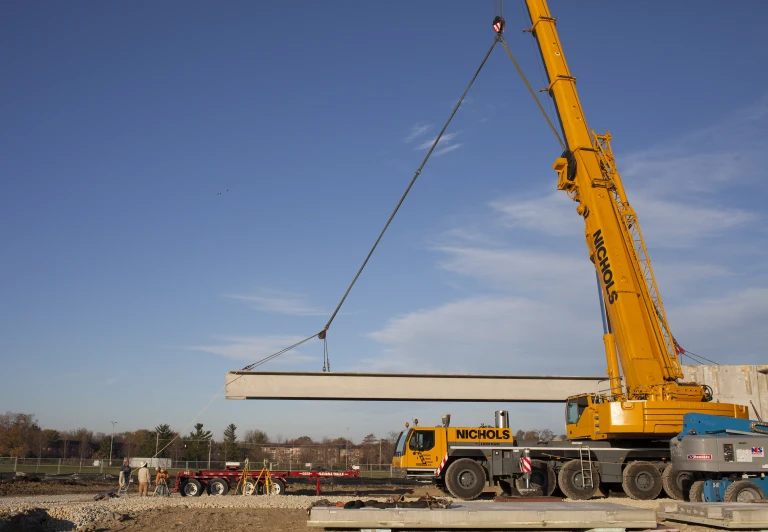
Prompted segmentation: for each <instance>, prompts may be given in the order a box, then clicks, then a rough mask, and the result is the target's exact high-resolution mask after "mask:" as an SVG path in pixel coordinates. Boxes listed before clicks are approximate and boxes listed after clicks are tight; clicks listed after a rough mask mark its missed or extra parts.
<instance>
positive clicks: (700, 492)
mask: <svg viewBox="0 0 768 532" xmlns="http://www.w3.org/2000/svg"><path fill="white" fill-rule="evenodd" d="M704 482H705V481H703V480H697V481H695V482H694V483H693V484H691V489H690V490H689V491H688V500H689V501H691V502H707V501H706V499H705V498H704Z"/></svg>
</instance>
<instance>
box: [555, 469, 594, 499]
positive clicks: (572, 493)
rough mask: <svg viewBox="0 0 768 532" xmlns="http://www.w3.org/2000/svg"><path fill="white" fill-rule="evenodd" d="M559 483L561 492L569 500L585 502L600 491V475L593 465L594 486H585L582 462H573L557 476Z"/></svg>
mask: <svg viewBox="0 0 768 532" xmlns="http://www.w3.org/2000/svg"><path fill="white" fill-rule="evenodd" d="M557 483H558V485H559V486H560V491H562V492H563V494H564V495H565V496H566V497H568V498H569V499H574V500H577V501H585V500H587V499H591V498H592V497H594V496H595V494H596V493H597V492H598V490H599V489H600V473H599V472H598V471H597V467H595V464H592V486H591V487H590V486H584V478H583V475H582V472H581V462H580V461H579V460H571V461H570V462H568V463H567V464H565V465H564V466H563V468H562V469H561V470H560V472H559V473H558V474H557Z"/></svg>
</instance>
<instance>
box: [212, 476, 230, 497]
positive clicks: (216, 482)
mask: <svg viewBox="0 0 768 532" xmlns="http://www.w3.org/2000/svg"><path fill="white" fill-rule="evenodd" d="M228 492H229V483H228V482H227V481H226V480H224V479H222V478H214V479H212V480H211V481H210V482H208V495H212V496H214V497H216V496H219V495H226V494H227V493H228Z"/></svg>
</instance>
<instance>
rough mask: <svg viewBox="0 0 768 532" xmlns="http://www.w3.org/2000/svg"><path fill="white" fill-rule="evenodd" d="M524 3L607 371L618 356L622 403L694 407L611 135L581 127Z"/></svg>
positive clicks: (552, 41)
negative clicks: (588, 268) (604, 334)
mask: <svg viewBox="0 0 768 532" xmlns="http://www.w3.org/2000/svg"><path fill="white" fill-rule="evenodd" d="M526 3H527V6H528V10H529V13H530V16H531V23H532V30H531V31H532V33H533V35H534V37H535V38H536V41H537V42H538V45H539V49H540V51H541V56H542V59H543V62H544V65H545V67H546V71H547V76H548V81H549V86H548V88H547V89H548V92H549V94H550V96H551V97H552V99H553V100H554V102H555V105H556V108H557V112H558V115H559V119H560V124H561V127H562V130H563V135H564V137H565V142H566V145H567V150H566V152H565V153H564V154H563V156H562V157H561V158H559V159H558V160H557V161H556V162H555V165H554V168H555V170H557V172H558V188H559V189H561V190H565V191H566V192H567V193H568V195H569V196H570V197H571V199H573V200H574V201H576V202H577V203H578V206H577V208H576V212H577V213H578V214H580V215H581V216H582V217H583V218H584V223H585V237H586V241H587V247H588V249H589V253H590V259H591V260H592V262H593V263H594V265H595V268H596V271H597V274H598V278H599V282H600V284H601V289H602V291H603V297H604V299H605V301H606V305H605V307H606V314H607V318H608V321H609V323H610V326H611V329H612V332H613V335H614V336H615V346H616V347H615V351H616V352H613V353H611V352H607V353H606V356H607V357H608V360H609V364H608V365H609V373H610V368H611V363H610V360H611V357H614V358H615V357H616V353H618V357H619V361H620V362H621V368H622V370H623V374H624V378H625V382H626V387H627V396H628V398H630V399H633V398H634V399H636V398H649V399H657V400H667V399H679V400H686V401H700V400H701V399H702V397H703V396H704V391H703V389H701V387H697V386H680V387H679V386H678V385H677V380H678V379H680V378H682V377H683V373H682V369H681V367H680V363H679V361H678V357H677V352H676V350H675V344H674V339H673V338H672V335H671V333H670V331H669V327H668V325H667V319H666V315H665V313H664V308H663V305H662V302H661V298H660V296H659V291H658V288H657V286H656V280H655V278H654V275H653V270H652V268H651V262H650V260H649V258H648V253H647V251H646V248H645V244H644V242H643V237H642V233H641V232H640V226H639V224H638V221H637V216H636V214H635V212H634V210H633V209H632V207H631V206H630V205H629V202H628V201H627V198H626V195H625V194H624V189H623V186H622V184H621V178H620V176H619V174H618V172H617V171H616V168H615V164H614V159H613V153H612V151H611V144H610V140H611V136H610V134H609V133H606V134H605V135H596V134H595V133H594V132H593V131H591V130H590V129H589V127H588V126H587V121H586V119H585V118H584V111H583V109H582V107H581V102H580V100H579V96H578V92H577V91H576V79H575V78H574V77H573V76H572V75H571V72H570V70H569V69H568V64H567V63H566V60H565V54H564V53H563V50H562V47H561V45H560V39H559V37H558V35H557V29H556V26H555V19H554V18H552V16H551V15H550V13H549V9H548V7H547V4H546V2H545V0H526ZM610 344H613V342H610ZM608 345H609V343H608V342H607V343H606V346H607V347H606V348H607V349H613V345H610V347H608ZM611 377H612V378H613V377H615V375H611ZM612 386H613V384H612ZM617 395H620V394H617Z"/></svg>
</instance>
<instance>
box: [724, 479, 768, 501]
mask: <svg viewBox="0 0 768 532" xmlns="http://www.w3.org/2000/svg"><path fill="white" fill-rule="evenodd" d="M723 499H724V500H725V502H752V501H764V500H765V492H764V491H763V488H761V487H760V486H758V485H757V484H755V483H754V482H751V481H749V480H737V481H736V482H734V483H733V484H730V485H728V487H727V488H725V495H723Z"/></svg>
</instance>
